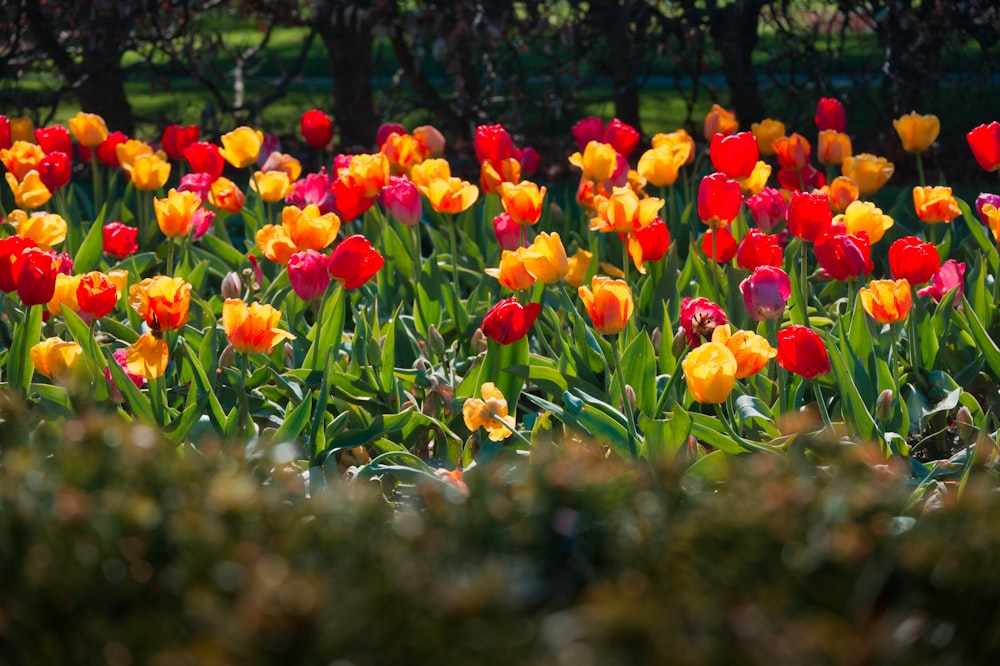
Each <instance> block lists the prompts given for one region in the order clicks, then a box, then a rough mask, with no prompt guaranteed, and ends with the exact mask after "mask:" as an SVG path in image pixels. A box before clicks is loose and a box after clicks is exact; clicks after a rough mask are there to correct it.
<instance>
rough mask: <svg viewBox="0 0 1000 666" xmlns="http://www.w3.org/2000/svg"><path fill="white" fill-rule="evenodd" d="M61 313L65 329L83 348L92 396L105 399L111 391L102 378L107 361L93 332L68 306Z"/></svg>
mask: <svg viewBox="0 0 1000 666" xmlns="http://www.w3.org/2000/svg"><path fill="white" fill-rule="evenodd" d="M62 315H63V321H64V322H65V323H66V330H68V331H69V333H70V335H71V336H73V340H75V341H76V343H77V344H78V345H80V347H81V348H82V349H83V355H84V357H85V362H86V364H87V370H88V373H89V375H90V381H91V384H92V386H93V388H94V397H95V398H96V399H97V400H99V401H101V400H107V399H108V396H109V395H110V393H111V392H110V388H109V387H108V383H107V381H106V380H105V379H104V368H106V367H108V361H107V359H106V358H105V357H104V354H103V353H102V352H101V350H100V349H99V348H98V346H97V341H96V340H95V339H94V334H93V332H92V331H91V329H90V327H89V326H87V324H85V323H84V321H83V319H81V318H80V316H79V315H78V314H76V313H75V312H73V311H72V310H70V309H69V308H63V312H62Z"/></svg>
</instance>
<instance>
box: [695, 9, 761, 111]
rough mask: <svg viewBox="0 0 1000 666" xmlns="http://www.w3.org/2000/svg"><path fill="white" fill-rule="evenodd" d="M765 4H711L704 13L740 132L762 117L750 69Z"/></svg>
mask: <svg viewBox="0 0 1000 666" xmlns="http://www.w3.org/2000/svg"><path fill="white" fill-rule="evenodd" d="M766 4H768V0H743V1H742V2H735V3H728V4H721V3H718V4H715V5H714V6H713V7H711V8H710V9H709V10H708V12H709V14H708V28H709V34H710V35H711V37H712V41H713V42H714V44H715V48H716V49H717V50H718V51H719V54H720V55H721V56H722V72H723V75H724V76H725V77H726V83H727V84H728V86H729V96H730V97H729V100H730V102H729V103H730V104H731V105H732V107H733V110H734V111H735V112H736V117H737V118H738V119H739V121H740V125H741V126H743V127H744V129H749V127H750V123H754V122H758V121H760V120H762V119H763V118H764V116H765V111H764V105H763V104H762V103H761V100H760V92H759V90H758V86H757V72H756V71H755V70H754V67H753V52H754V51H755V50H756V48H757V26H758V23H759V21H760V12H761V9H763V7H764V6H765V5H766Z"/></svg>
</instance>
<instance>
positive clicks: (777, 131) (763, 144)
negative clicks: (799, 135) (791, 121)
mask: <svg viewBox="0 0 1000 666" xmlns="http://www.w3.org/2000/svg"><path fill="white" fill-rule="evenodd" d="M750 131H751V132H752V133H753V137H754V138H755V139H756V140H757V147H758V149H759V150H760V154H761V155H774V141H775V140H776V139H778V138H781V137H783V136H785V123H783V122H781V121H780V120H774V119H772V118H765V119H764V120H762V121H760V122H759V123H754V124H752V125H751V126H750ZM716 169H718V167H716Z"/></svg>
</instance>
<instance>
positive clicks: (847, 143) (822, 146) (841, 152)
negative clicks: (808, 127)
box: [816, 130, 853, 166]
mask: <svg viewBox="0 0 1000 666" xmlns="http://www.w3.org/2000/svg"><path fill="white" fill-rule="evenodd" d="M852 154H853V151H852V150H851V137H849V136H847V135H846V134H843V133H841V132H835V131H833V130H823V131H822V132H820V133H819V138H818V139H817V140H816V159H817V160H819V163H820V164H825V165H827V166H839V165H840V164H842V163H843V161H844V158H845V157H850V156H851V155H852Z"/></svg>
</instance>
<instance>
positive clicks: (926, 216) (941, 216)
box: [913, 186, 962, 224]
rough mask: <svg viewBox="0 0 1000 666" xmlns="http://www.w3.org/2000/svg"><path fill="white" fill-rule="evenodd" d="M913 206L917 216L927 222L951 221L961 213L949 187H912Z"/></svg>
mask: <svg viewBox="0 0 1000 666" xmlns="http://www.w3.org/2000/svg"><path fill="white" fill-rule="evenodd" d="M913 207H914V208H916V210H917V217H919V218H920V219H921V220H922V221H924V222H926V223H928V224H935V223H937V222H951V221H952V220H954V219H955V218H956V217H958V216H959V215H961V214H962V209H961V208H959V207H958V202H957V201H955V197H954V196H953V195H952V193H951V188H950V187H941V186H937V187H919V186H918V187H914V188H913Z"/></svg>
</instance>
